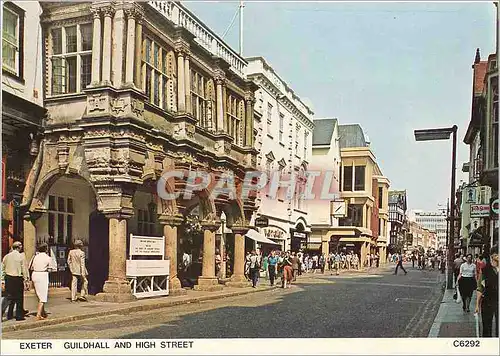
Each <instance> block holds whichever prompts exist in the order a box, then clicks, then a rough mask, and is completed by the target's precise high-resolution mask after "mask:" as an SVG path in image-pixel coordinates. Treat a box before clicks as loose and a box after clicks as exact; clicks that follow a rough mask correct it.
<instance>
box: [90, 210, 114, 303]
mask: <svg viewBox="0 0 500 356" xmlns="http://www.w3.org/2000/svg"><path fill="white" fill-rule="evenodd" d="M89 224H90V225H89V256H88V261H89V265H88V266H87V269H88V272H89V293H90V294H93V295H95V294H97V293H100V292H102V288H103V286H104V282H105V281H106V279H107V278H108V269H109V220H108V219H107V218H106V217H105V216H104V215H103V214H102V213H101V212H99V211H94V212H93V213H92V214H90V217H89Z"/></svg>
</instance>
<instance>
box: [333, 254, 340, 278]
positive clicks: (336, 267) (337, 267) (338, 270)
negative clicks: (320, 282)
mask: <svg viewBox="0 0 500 356" xmlns="http://www.w3.org/2000/svg"><path fill="white" fill-rule="evenodd" d="M334 263H335V274H336V275H337V276H338V275H339V274H340V263H341V259H340V255H339V254H338V253H336V254H335V260H334Z"/></svg>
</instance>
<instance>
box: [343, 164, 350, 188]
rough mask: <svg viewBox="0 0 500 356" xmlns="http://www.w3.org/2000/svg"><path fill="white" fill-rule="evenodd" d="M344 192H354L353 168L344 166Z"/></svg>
mask: <svg viewBox="0 0 500 356" xmlns="http://www.w3.org/2000/svg"><path fill="white" fill-rule="evenodd" d="M342 179H343V180H344V188H343V190H344V191H352V166H344V176H343V177H342Z"/></svg>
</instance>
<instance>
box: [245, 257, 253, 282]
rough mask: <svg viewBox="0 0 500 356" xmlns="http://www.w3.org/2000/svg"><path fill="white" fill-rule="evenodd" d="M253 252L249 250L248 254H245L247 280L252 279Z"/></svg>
mask: <svg viewBox="0 0 500 356" xmlns="http://www.w3.org/2000/svg"><path fill="white" fill-rule="evenodd" d="M251 255H252V254H251V253H250V252H247V255H246V256H245V278H246V279H247V281H249V280H250V256H251Z"/></svg>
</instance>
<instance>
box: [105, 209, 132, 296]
mask: <svg viewBox="0 0 500 356" xmlns="http://www.w3.org/2000/svg"><path fill="white" fill-rule="evenodd" d="M106 216H107V218H108V219H109V273H108V280H107V281H106V282H105V283H104V288H103V293H99V294H98V295H97V298H98V299H99V300H101V301H107V302H128V301H132V300H134V299H135V297H134V296H133V295H132V291H131V288H130V285H129V284H128V282H127V277H126V260H127V219H128V218H130V215H123V214H120V213H115V214H107V215H106Z"/></svg>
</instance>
